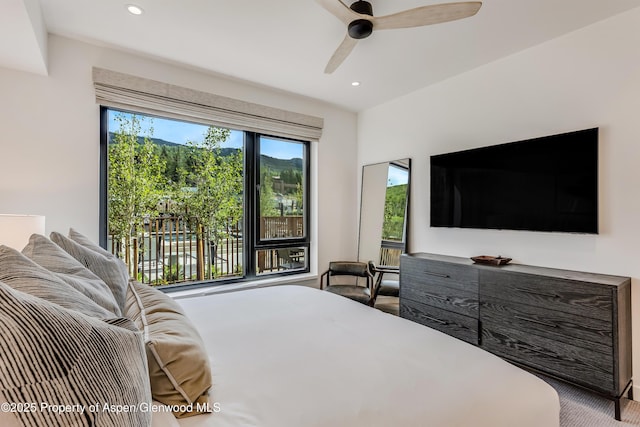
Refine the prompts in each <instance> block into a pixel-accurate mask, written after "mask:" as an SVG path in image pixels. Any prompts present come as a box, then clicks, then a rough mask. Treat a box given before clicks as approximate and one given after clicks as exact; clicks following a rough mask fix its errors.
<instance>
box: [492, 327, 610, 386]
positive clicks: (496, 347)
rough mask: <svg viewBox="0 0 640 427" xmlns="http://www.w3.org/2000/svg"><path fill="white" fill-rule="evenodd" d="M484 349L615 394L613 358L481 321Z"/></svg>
mask: <svg viewBox="0 0 640 427" xmlns="http://www.w3.org/2000/svg"><path fill="white" fill-rule="evenodd" d="M482 348H484V349H485V350H487V351H490V352H492V353H494V354H497V355H499V356H503V357H505V358H507V359H511V360H514V361H516V362H517V363H521V364H523V365H526V366H529V367H531V368H534V369H538V370H541V371H543V372H546V373H548V374H551V375H556V376H558V377H560V378H565V379H568V380H571V381H574V382H576V383H578V384H581V385H583V386H586V387H590V388H594V389H597V390H599V391H601V392H603V393H607V394H610V395H614V394H616V391H615V385H614V379H613V376H612V375H611V373H612V371H613V355H611V354H609V355H605V354H602V353H598V352H595V351H590V350H586V349H584V348H581V347H576V346H573V345H570V344H567V343H564V342H562V343H561V342H558V341H555V340H552V339H549V338H545V337H540V336H537V335H534V334H528V333H526V332H524V331H518V330H515V329H511V328H509V327H506V326H504V325H501V324H497V323H494V322H492V321H484V320H483V322H482Z"/></svg>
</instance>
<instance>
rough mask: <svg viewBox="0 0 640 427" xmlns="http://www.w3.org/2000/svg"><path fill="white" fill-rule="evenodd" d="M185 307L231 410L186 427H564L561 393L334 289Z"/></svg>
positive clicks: (227, 297) (249, 294)
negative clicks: (560, 415)
mask: <svg viewBox="0 0 640 427" xmlns="http://www.w3.org/2000/svg"><path fill="white" fill-rule="evenodd" d="M178 302H179V303H180V304H181V305H182V306H183V307H184V309H185V311H186V312H187V314H188V315H189V317H190V318H191V320H192V321H193V322H194V324H195V325H196V327H197V328H198V330H199V331H200V334H201V335H202V338H203V339H204V341H205V343H206V347H207V350H208V352H209V354H210V358H211V369H212V374H213V381H214V385H213V388H212V390H211V393H210V395H211V400H212V403H214V404H215V405H217V406H216V407H217V408H218V409H219V412H217V413H212V414H209V415H200V416H195V417H190V418H185V419H181V420H179V425H180V426H183V427H232V426H233V427H239V426H242V427H251V426H256V427H258V426H260V427H340V426H344V427H359V426H362V427H365V426H366V427H375V426H379V427H392V426H406V427H410V426H420V427H431V426H433V427H447V426H469V427H483V426H486V427H501V426H504V427H514V426H517V427H546V426H549V427H551V426H558V424H559V411H560V406H559V402H558V395H557V393H556V392H555V390H554V389H553V388H551V387H550V386H549V385H547V384H546V383H545V382H543V381H542V380H540V379H538V378H537V377H535V376H533V375H531V374H529V373H527V372H525V371H523V370H522V369H520V368H517V367H515V366H512V365H510V364H509V363H507V362H505V361H503V360H501V359H500V358H498V357H496V356H494V355H492V354H490V353H487V352H485V351H484V350H481V349H479V348H477V347H474V346H472V345H470V344H467V343H464V342H462V341H460V340H457V339H455V338H452V337H450V336H447V335H445V334H442V333H440V332H438V331H435V330H433V329H430V328H427V327H425V326H422V325H419V324H417V323H413V322H410V321H408V320H405V319H401V318H397V317H394V316H391V315H389V314H385V313H382V312H380V311H378V310H374V309H372V308H369V307H366V306H364V305H362V304H359V303H356V302H353V301H351V300H348V299H346V298H343V297H340V296H338V295H334V294H332V293H329V292H323V291H319V290H316V289H311V288H306V287H302V286H277V287H270V288H262V289H254V290H248V291H241V292H234V293H228V294H221V295H210V296H206V297H198V298H192V299H183V300H178ZM173 421H175V420H173ZM154 424H155V423H154Z"/></svg>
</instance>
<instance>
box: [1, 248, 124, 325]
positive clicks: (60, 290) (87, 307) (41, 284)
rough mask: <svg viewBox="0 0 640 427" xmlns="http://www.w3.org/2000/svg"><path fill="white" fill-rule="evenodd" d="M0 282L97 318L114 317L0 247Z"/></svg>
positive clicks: (10, 251) (65, 285) (12, 251)
mask: <svg viewBox="0 0 640 427" xmlns="http://www.w3.org/2000/svg"><path fill="white" fill-rule="evenodd" d="M0 281H2V282H4V283H6V284H7V285H9V286H11V287H12V288H13V289H16V290H18V291H21V292H25V293H27V294H30V295H33V296H36V297H38V298H42V299H44V300H47V301H50V302H52V303H54V304H58V305H59V306H61V307H64V308H68V309H70V310H76V311H79V312H81V313H84V314H86V315H88V316H93V317H97V318H105V319H106V318H112V317H114V314H113V313H112V312H110V311H108V310H107V309H106V308H104V307H101V306H99V305H98V304H96V303H95V302H93V301H91V300H90V299H89V298H88V297H87V296H86V295H84V294H83V293H81V292H79V291H77V290H75V289H74V288H72V287H71V286H69V285H68V284H67V283H65V282H64V281H63V280H62V279H59V278H58V277H56V276H55V275H54V274H53V273H51V272H50V271H48V270H47V269H45V268H44V267H41V266H39V265H38V264H36V263H35V262H33V261H32V260H30V259H29V258H27V257H26V256H24V255H23V254H21V253H20V252H18V251H16V250H15V249H13V248H10V247H8V246H0Z"/></svg>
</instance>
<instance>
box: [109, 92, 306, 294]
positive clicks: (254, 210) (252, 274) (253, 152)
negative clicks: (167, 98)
mask: <svg viewBox="0 0 640 427" xmlns="http://www.w3.org/2000/svg"><path fill="white" fill-rule="evenodd" d="M109 111H118V112H124V113H131V114H137V115H141V116H147V117H152V118H153V117H157V118H162V119H168V120H178V121H179V119H174V118H172V117H168V116H167V117H164V116H162V115H160V114H158V115H155V114H149V113H145V112H136V111H133V110H130V109H124V108H117V107H108V106H104V105H100V168H99V173H100V179H99V185H100V189H99V204H100V206H99V243H100V246H101V247H103V248H105V249H106V248H107V233H108V227H107V220H108V215H107V213H108V212H107V209H108V188H107V185H108V184H107V183H108V132H109V129H108V127H109V123H108V114H109ZM182 121H184V120H182ZM192 123H197V124H204V125H207V124H206V123H198V122H196V121H192ZM235 130H238V131H241V132H242V133H243V135H244V138H243V140H244V141H243V154H244V187H243V193H244V194H243V203H244V206H243V219H242V223H243V227H244V230H245V231H246V232H248V233H249V237H247V236H243V239H242V252H243V253H242V260H243V275H242V276H241V277H231V278H226V279H216V280H204V281H191V282H183V283H176V284H169V285H163V286H159V287H157V289H160V290H162V291H166V292H174V291H182V290H187V289H197V288H205V287H214V286H221V285H229V284H234V283H238V284H241V283H244V282H249V281H260V280H266V279H272V278H274V277H281V276H291V275H302V274H307V273H309V272H310V264H311V263H310V250H311V210H310V208H311V198H312V197H311V151H312V150H311V141H305V140H299V139H294V138H287V137H282V136H277V135H269V134H267V133H261V132H253V131H249V130H240V129H235ZM260 137H265V138H271V139H276V140H282V141H292V142H296V143H300V144H302V146H303V185H304V187H303V210H304V219H303V222H304V227H305V233H304V235H303V237H297V238H286V239H266V240H265V239H260V237H259V231H260V230H259V227H258V224H259V221H260V205H259V204H260V193H259V187H260ZM243 234H244V232H243ZM292 246H295V247H303V248H304V249H305V254H306V256H305V266H304V268H300V269H295V270H284V271H277V272H270V273H266V274H258V272H257V252H258V251H260V250H269V249H274V250H277V249H279V248H287V247H292Z"/></svg>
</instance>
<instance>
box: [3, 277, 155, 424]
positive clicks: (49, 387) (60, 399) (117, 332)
mask: <svg viewBox="0 0 640 427" xmlns="http://www.w3.org/2000/svg"><path fill="white" fill-rule="evenodd" d="M132 327H133V325H131V322H130V321H129V320H128V319H122V318H120V319H112V320H111V321H109V322H108V323H105V322H102V321H100V320H98V319H93V318H91V317H88V316H85V315H83V314H81V313H77V312H74V311H72V310H67V309H64V308H62V307H59V306H57V305H55V304H52V303H50V302H47V301H44V300H41V299H39V298H36V297H34V296H31V295H28V294H25V293H22V292H19V291H15V290H13V289H11V288H10V287H9V286H7V285H5V284H4V283H2V282H0V367H1V368H2V375H0V394H1V395H3V396H4V398H5V399H6V400H7V401H8V402H15V403H18V402H21V403H35V404H36V405H37V407H36V408H34V409H35V410H33V411H20V412H17V413H16V414H15V416H16V417H17V418H18V419H19V420H20V422H21V423H22V424H23V425H25V426H54V425H56V426H102V427H128V426H131V427H145V426H150V425H151V413H150V412H149V411H148V409H147V408H148V406H147V405H150V403H151V394H150V388H149V379H148V376H147V364H146V357H145V349H144V343H143V342H142V334H141V333H140V332H134V331H131V330H129V329H127V328H132ZM62 405H65V406H66V405H69V408H71V409H70V410H69V411H66V412H58V411H54V410H53V409H54V408H56V407H61V406H62ZM74 405H75V406H74ZM123 408H127V409H130V410H131V411H125V410H123Z"/></svg>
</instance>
